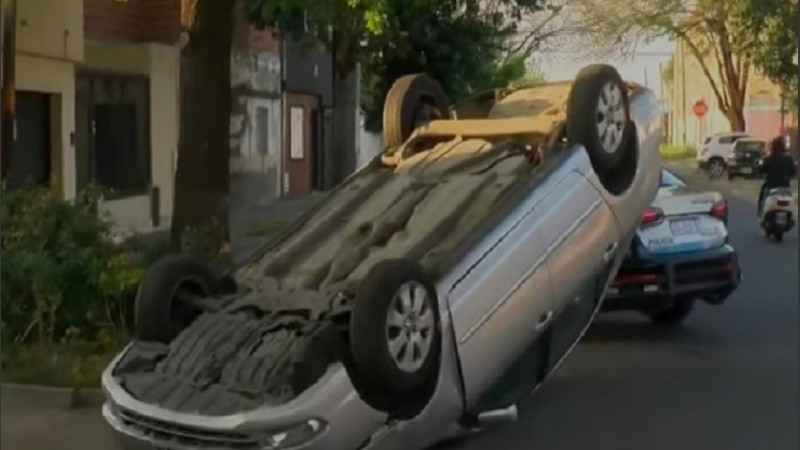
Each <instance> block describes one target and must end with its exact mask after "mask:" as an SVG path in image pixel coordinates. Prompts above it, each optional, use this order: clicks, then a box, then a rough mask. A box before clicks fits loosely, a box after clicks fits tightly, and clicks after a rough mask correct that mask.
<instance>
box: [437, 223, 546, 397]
mask: <svg viewBox="0 0 800 450" xmlns="http://www.w3.org/2000/svg"><path fill="white" fill-rule="evenodd" d="M541 225H542V223H541V217H540V214H539V211H538V208H536V207H532V208H530V209H529V210H528V211H527V212H526V213H525V215H524V216H523V217H522V218H521V219H520V220H518V221H517V222H516V224H515V226H514V227H513V228H512V229H511V230H510V231H508V232H507V233H506V234H505V235H504V237H503V238H502V240H501V241H500V242H499V243H498V244H497V245H496V246H495V247H493V248H492V249H491V250H490V251H489V253H488V254H487V255H485V257H484V258H483V259H482V260H481V261H480V262H479V263H478V264H477V265H476V266H474V267H472V268H471V270H470V271H469V274H468V275H467V277H466V278H464V279H463V280H462V281H461V282H460V283H459V284H457V285H456V286H455V287H454V289H453V290H452V291H451V292H450V295H449V297H448V300H449V303H450V311H451V314H452V318H453V327H454V331H455V335H456V343H457V346H458V352H459V357H460V361H461V370H462V376H463V380H464V384H465V391H466V392H465V393H466V397H467V398H466V400H467V406H468V408H470V409H472V410H474V409H475V408H476V407H479V406H478V405H479V403H482V402H483V400H484V398H483V394H484V393H486V392H487V391H489V390H490V389H493V388H494V386H493V382H494V381H495V380H496V379H497V378H498V376H499V375H498V374H503V373H506V372H507V370H508V369H509V368H510V367H511V366H512V365H513V364H515V363H516V362H517V361H518V360H519V359H520V358H521V357H522V355H523V353H524V352H525V351H526V350H527V349H528V348H530V347H531V346H532V345H533V344H534V342H535V341H536V339H537V337H538V336H539V335H540V334H541V333H542V332H543V331H544V330H545V329H547V326H548V323H549V321H550V319H551V318H552V311H553V306H554V305H553V304H552V294H551V287H550V274H549V271H548V261H547V255H546V253H545V250H546V249H545V246H544V244H543V238H544V236H543V233H542V226H541ZM536 375H537V374H536V373H531V374H530V376H529V378H530V379H531V380H532V381H533V380H534V379H535V377H536ZM511 388H512V389H513V387H511Z"/></svg>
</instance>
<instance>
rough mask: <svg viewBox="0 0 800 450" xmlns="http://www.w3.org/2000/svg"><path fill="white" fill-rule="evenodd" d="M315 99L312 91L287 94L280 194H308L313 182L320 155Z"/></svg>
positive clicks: (314, 181) (316, 101)
mask: <svg viewBox="0 0 800 450" xmlns="http://www.w3.org/2000/svg"><path fill="white" fill-rule="evenodd" d="M316 111H318V100H317V97H315V96H313V95H304V94H286V111H285V112H284V117H286V120H285V122H286V125H285V127H286V128H285V142H284V151H283V180H282V181H283V194H284V195H285V196H287V197H290V198H297V197H304V196H306V195H309V194H311V192H312V190H313V188H314V185H315V184H316V178H317V175H316V174H317V168H316V163H315V161H316V160H317V159H319V157H318V155H317V154H316V153H317V151H315V148H317V147H319V140H318V132H317V128H318V127H317V123H318V121H317V120H315V119H314V116H315V113H316Z"/></svg>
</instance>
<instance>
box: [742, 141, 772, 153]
mask: <svg viewBox="0 0 800 450" xmlns="http://www.w3.org/2000/svg"><path fill="white" fill-rule="evenodd" d="M765 148H766V143H765V142H764V141H738V142H737V143H736V151H738V152H752V151H756V152H763V151H764V149H765Z"/></svg>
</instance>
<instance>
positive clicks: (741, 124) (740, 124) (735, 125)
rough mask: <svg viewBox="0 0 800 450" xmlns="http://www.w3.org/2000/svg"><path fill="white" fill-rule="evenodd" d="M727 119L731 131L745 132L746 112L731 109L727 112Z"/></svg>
mask: <svg viewBox="0 0 800 450" xmlns="http://www.w3.org/2000/svg"><path fill="white" fill-rule="evenodd" d="M725 117H726V118H727V119H728V122H729V123H730V124H731V131H745V128H746V122H745V119H744V111H742V110H741V109H737V108H733V107H731V108H730V109H729V110H728V111H725Z"/></svg>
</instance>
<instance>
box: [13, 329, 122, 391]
mask: <svg viewBox="0 0 800 450" xmlns="http://www.w3.org/2000/svg"><path fill="white" fill-rule="evenodd" d="M127 341H128V339H127V337H125V336H115V337H113V338H108V339H101V340H99V341H94V342H88V341H82V340H77V339H76V340H72V341H70V342H64V343H58V344H51V345H39V344H31V345H25V346H11V348H10V349H6V348H4V349H3V355H2V372H0V374H2V375H1V376H0V378H2V381H3V382H9V383H17V384H34V385H39V386H51V387H67V388H97V387H99V386H100V377H101V375H102V374H103V370H105V368H106V367H107V366H108V364H109V363H110V362H111V360H112V359H113V358H114V357H115V356H116V355H117V354H118V353H119V351H120V350H122V348H123V346H124V345H125V343H126V342H127Z"/></svg>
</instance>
